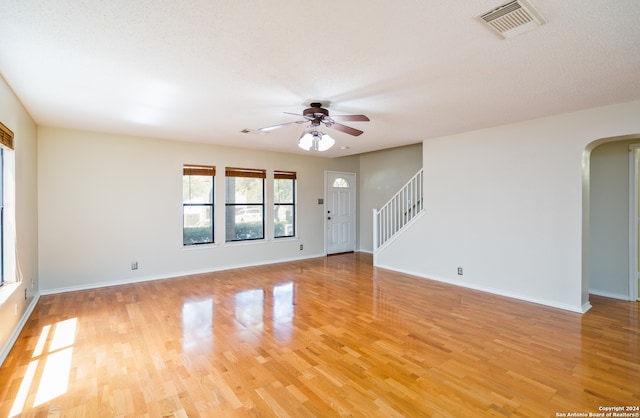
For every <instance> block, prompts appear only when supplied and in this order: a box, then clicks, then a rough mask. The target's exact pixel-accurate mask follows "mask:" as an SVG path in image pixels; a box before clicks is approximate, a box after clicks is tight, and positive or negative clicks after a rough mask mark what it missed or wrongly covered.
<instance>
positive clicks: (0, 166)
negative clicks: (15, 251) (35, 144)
mask: <svg viewBox="0 0 640 418" xmlns="http://www.w3.org/2000/svg"><path fill="white" fill-rule="evenodd" d="M5 149H8V150H12V149H13V132H12V131H11V130H10V129H9V128H7V127H6V126H4V124H3V123H0V286H2V285H3V284H4V280H5V274H4V271H5V269H4V267H5V264H4V262H5V242H4V237H5V229H6V222H7V217H6V213H5V210H4V206H5V201H6V195H5V187H4V186H5V181H6V179H5V176H4V169H5Z"/></svg>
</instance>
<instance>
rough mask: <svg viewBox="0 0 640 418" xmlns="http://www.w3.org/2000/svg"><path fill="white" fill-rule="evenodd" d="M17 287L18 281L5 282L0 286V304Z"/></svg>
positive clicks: (18, 285)
mask: <svg viewBox="0 0 640 418" xmlns="http://www.w3.org/2000/svg"><path fill="white" fill-rule="evenodd" d="M18 287H20V283H17V282H5V283H4V285H3V286H2V287H0V305H2V304H3V303H5V302H6V301H7V300H8V299H9V297H11V295H12V294H13V292H15V291H16V290H17V289H18Z"/></svg>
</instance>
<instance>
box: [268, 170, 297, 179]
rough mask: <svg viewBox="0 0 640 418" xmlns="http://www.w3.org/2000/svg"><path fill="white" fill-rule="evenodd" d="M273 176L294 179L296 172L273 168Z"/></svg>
mask: <svg viewBox="0 0 640 418" xmlns="http://www.w3.org/2000/svg"><path fill="white" fill-rule="evenodd" d="M273 178H274V179H280V180H295V179H296V172H295V171H281V170H275V171H274V172H273Z"/></svg>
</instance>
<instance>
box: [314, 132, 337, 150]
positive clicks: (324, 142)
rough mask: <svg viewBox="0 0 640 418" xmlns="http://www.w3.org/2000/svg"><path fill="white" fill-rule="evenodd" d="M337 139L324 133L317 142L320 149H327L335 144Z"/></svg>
mask: <svg viewBox="0 0 640 418" xmlns="http://www.w3.org/2000/svg"><path fill="white" fill-rule="evenodd" d="M335 143H336V141H335V139H333V138H331V137H330V136H329V135H327V134H323V135H322V137H321V138H320V140H319V141H317V142H316V145H317V149H318V151H326V150H328V149H329V148H331V147H332V146H333V144H335Z"/></svg>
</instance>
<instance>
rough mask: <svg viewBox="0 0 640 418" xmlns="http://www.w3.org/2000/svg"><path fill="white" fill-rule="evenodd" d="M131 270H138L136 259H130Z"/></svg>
mask: <svg viewBox="0 0 640 418" xmlns="http://www.w3.org/2000/svg"><path fill="white" fill-rule="evenodd" d="M131 270H138V262H137V261H132V262H131Z"/></svg>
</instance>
